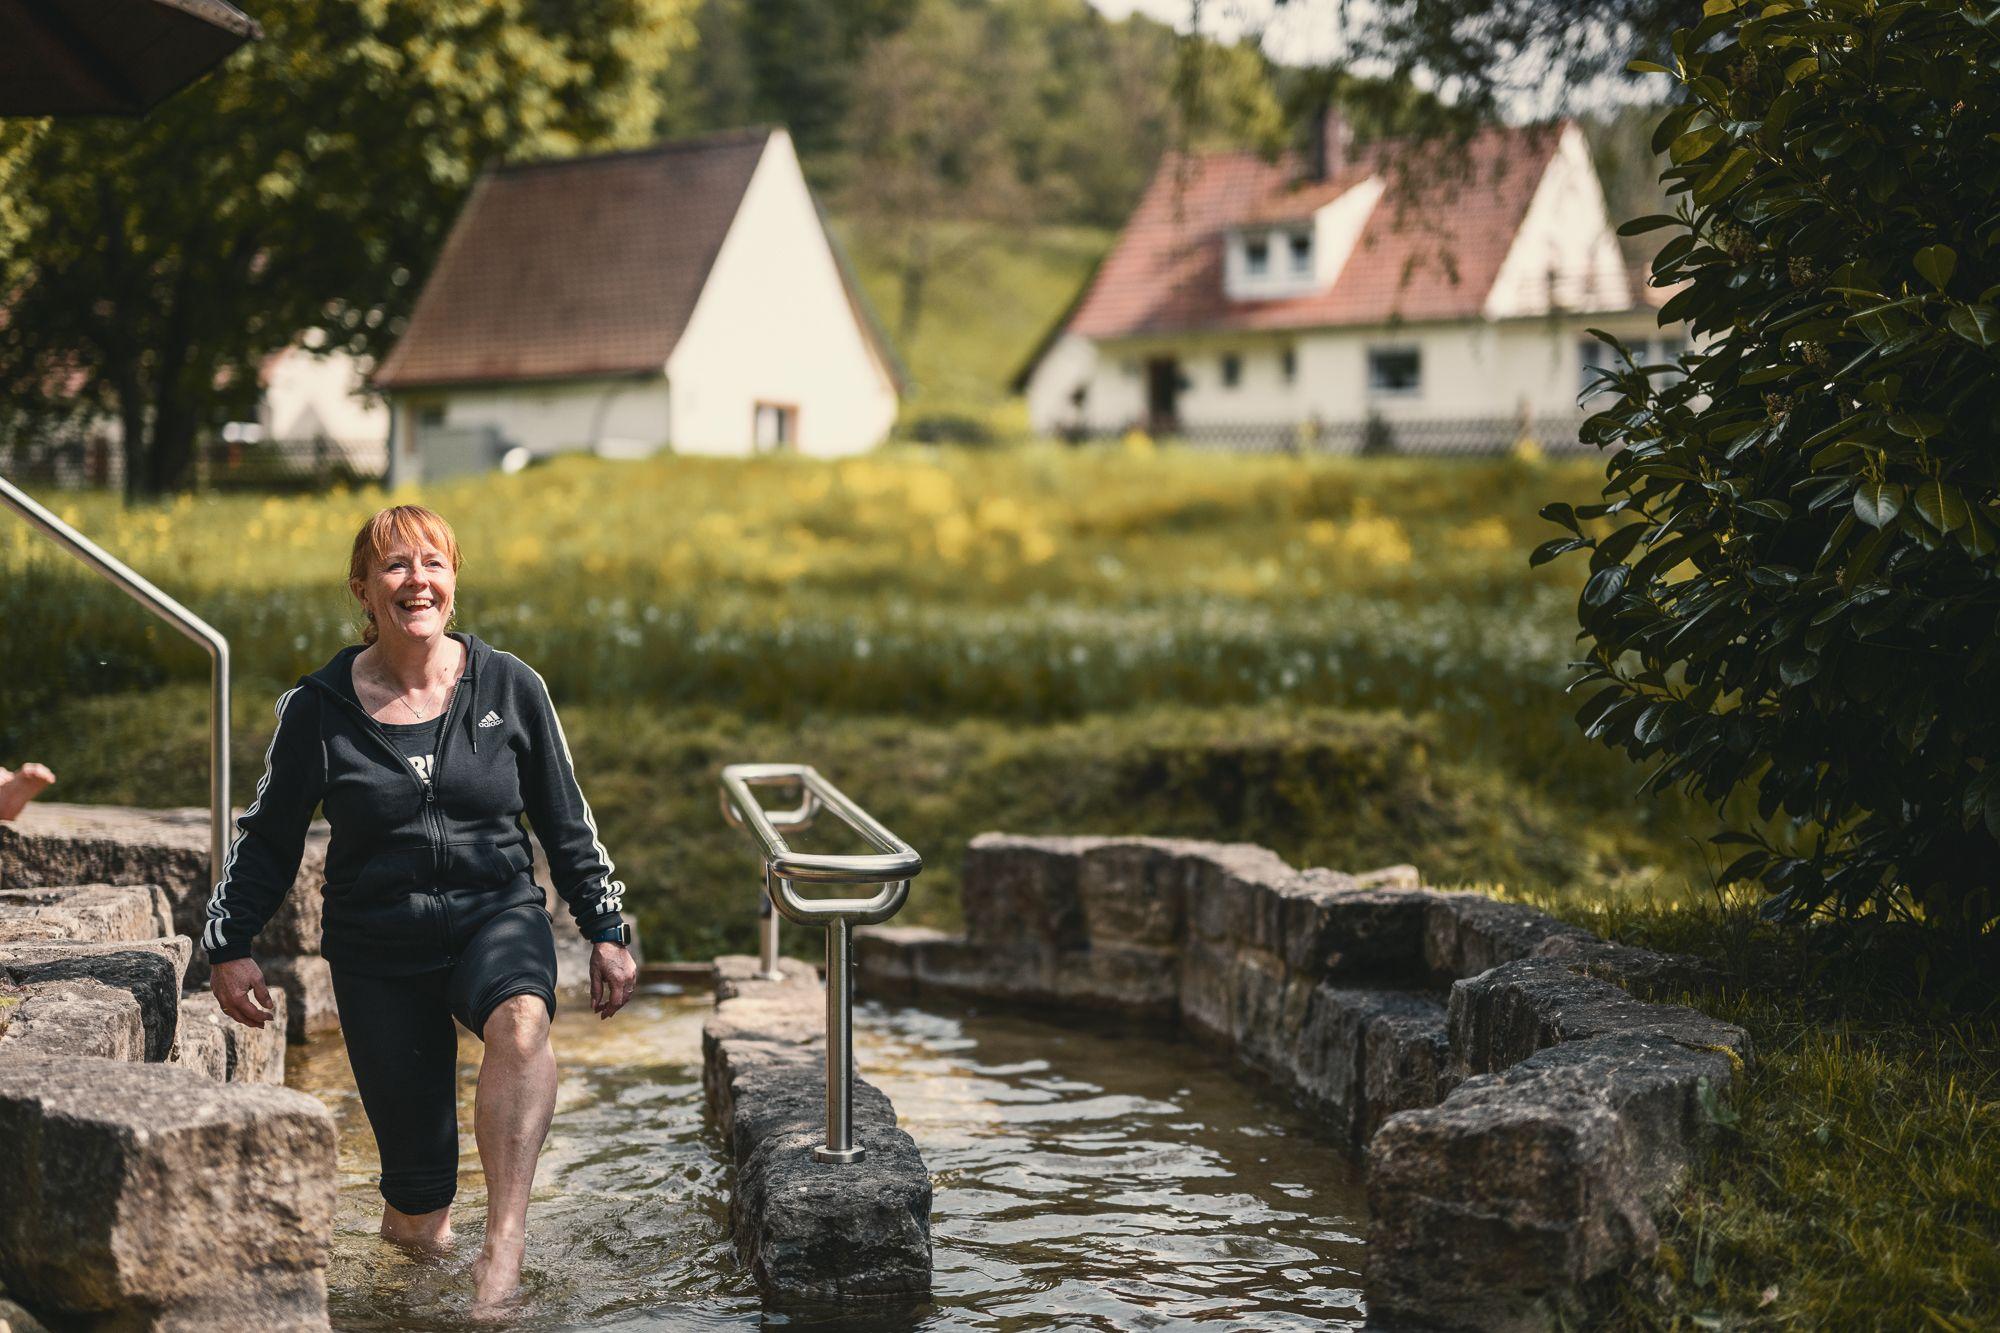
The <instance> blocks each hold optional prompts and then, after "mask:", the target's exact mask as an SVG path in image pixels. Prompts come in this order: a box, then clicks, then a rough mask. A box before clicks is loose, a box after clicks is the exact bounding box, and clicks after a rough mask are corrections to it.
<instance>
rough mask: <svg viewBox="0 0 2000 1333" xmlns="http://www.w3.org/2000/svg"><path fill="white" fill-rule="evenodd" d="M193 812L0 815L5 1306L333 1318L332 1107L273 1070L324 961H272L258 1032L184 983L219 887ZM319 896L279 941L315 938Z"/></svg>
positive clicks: (53, 1315)
mask: <svg viewBox="0 0 2000 1333" xmlns="http://www.w3.org/2000/svg"><path fill="white" fill-rule="evenodd" d="M184 824H185V821H184V820H181V819H179V818H178V817H177V812H143V811H140V812H135V811H123V810H111V811H100V810H95V809H92V808H90V807H79V806H43V805H34V806H30V807H29V808H28V811H27V815H26V816H24V818H23V820H22V821H21V822H20V823H19V824H18V825H17V824H13V823H8V824H0V1144H5V1145H6V1146H7V1150H6V1151H4V1152H0V1287H3V1288H4V1289H5V1291H6V1294H7V1301H6V1302H3V1303H0V1305H4V1309H0V1315H4V1316H5V1318H6V1320H7V1321H8V1322H10V1323H14V1322H18V1323H22V1324H24V1325H25V1322H26V1319H28V1318H31V1317H34V1315H39V1316H40V1317H41V1319H42V1320H43V1321H44V1322H46V1323H47V1324H49V1325H52V1326H55V1327H60V1328H70V1327H75V1328H112V1327H116V1328H120V1329H128V1328H129V1329H169V1328H174V1329H184V1328H195V1327H199V1328H204V1329H211V1328H212V1329H221V1330H231V1329H245V1330H248V1329H324V1328H326V1327H327V1311H326V1264H327V1256H328V1251H329V1249H330V1247H331V1244H332V1239H333V1204H334V1188H335V1180H336V1173H335V1143H334V1129H333V1121H332V1117H331V1116H330V1115H329V1114H328V1112H327V1110H326V1108H325V1107H324V1106H323V1105H322V1104H321V1103H320V1102H319V1101H318V1099H316V1098H313V1097H310V1096H307V1095H305V1094H303V1093H297V1092H292V1091H289V1090H287V1089H285V1088H283V1087H282V1086H276V1085H280V1084H282V1083H283V1082H284V1073H285V1035H286V1029H287V1026H288V1025H287V1015H288V1014H289V1013H292V1012H295V1009H296V1006H295V1005H294V1004H293V1002H292V998H291V997H292V994H294V993H301V994H306V995H307V1002H308V1003H310V1004H314V1005H318V1004H319V1003H320V1000H319V999H318V998H317V997H315V996H313V995H312V994H311V992H310V988H311V987H312V986H313V985H314V984H316V983H315V978H314V976H313V973H314V969H313V968H312V966H311V964H312V963H315V962H318V961H319V960H318V959H317V958H316V957H314V956H313V955H311V954H299V955H280V956H278V957H277V958H275V959H274V960H273V963H271V964H267V965H266V973H267V975H268V976H271V977H272V978H273V981H274V988H273V993H272V999H273V1000H274V1002H275V1003H276V1004H277V1006H278V1015H277V1017H276V1018H275V1019H274V1020H273V1021H272V1022H271V1023H269V1024H267V1025H266V1026H265V1027H263V1028H261V1029H258V1028H248V1027H245V1026H243V1025H242V1024H240V1023H237V1022H235V1021H234V1020H232V1019H229V1018H227V1017H225V1016H224V1015H223V1014H222V1012H221V1010H220V1009H219V1008H218V1007H217V1006H216V1003H215V998H214V996H212V995H209V994H207V993H206V992H204V991H201V990H193V991H190V990H187V989H186V988H187V986H188V985H189V983H190V982H191V981H195V982H198V981H199V978H198V977H190V975H189V974H190V971H191V969H193V968H194V967H195V963H196V954H197V952H198V951H197V950H196V948H195V943H194V939H193V938H192V937H191V931H192V930H195V929H199V924H198V922H199V917H198V909H197V908H194V907H192V906H191V904H192V903H193V902H194V900H195V898H196V896H197V894H198V893H201V894H202V901H203V902H204V903H205V901H206V899H205V893H204V892H203V891H202V890H201V889H200V887H199V881H200V880H202V879H205V878H206V875H207V838H206V827H207V826H206V822H205V819H204V820H203V822H202V823H201V824H200V826H199V829H198V836H199V844H198V845H195V844H194V842H193V838H192V837H191V835H190V834H189V832H188V829H187V828H186V827H183V825H184ZM293 896H294V898H299V897H300V896H301V895H298V894H294V895H293ZM309 896H310V897H311V898H312V899H313V900H314V901H313V902H312V903H303V904H301V905H300V906H298V907H296V908H293V907H288V908H287V912H288V914H289V917H288V923H287V924H286V925H284V926H282V927H281V928H279V929H278V932H277V935H276V936H275V938H277V939H279V940H280V941H281V942H286V943H294V942H296V941H297V939H299V938H300V937H301V936H302V934H303V933H304V932H306V931H308V930H310V932H311V933H312V934H314V935H315V936H316V935H317V931H318V927H317V924H316V923H315V922H313V921H312V920H311V918H312V916H313V914H314V913H315V912H316V905H315V904H316V900H317V895H316V894H315V895H309ZM315 944H316V941H315ZM323 967H324V965H323V964H321V970H322V971H323ZM288 980H289V981H290V982H291V983H292V984H291V985H290V986H287V985H286V984H285V982H286V981H288ZM319 982H320V983H323V978H320V979H319ZM301 986H303V987H305V988H306V989H305V990H303V991H301V990H300V987H301ZM324 1011H325V1012H326V1013H328V1014H330V1013H331V1012H332V1006H331V1002H330V999H329V1000H327V1001H326V1002H325V1004H324ZM23 1308H25V1310H26V1311H31V1312H33V1315H27V1314H23V1313H20V1312H21V1311H22V1310H23Z"/></svg>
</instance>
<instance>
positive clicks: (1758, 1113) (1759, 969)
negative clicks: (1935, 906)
mask: <svg viewBox="0 0 2000 1333" xmlns="http://www.w3.org/2000/svg"><path fill="white" fill-rule="evenodd" d="M1549 905H1551V906H1553V907H1554V908H1555V910H1557V911H1558V912H1559V913H1561V914H1563V915H1566V916H1569V917H1571V918H1572V919H1575V920H1580V921H1587V922H1590V923H1591V924H1594V925H1596V926H1597V927H1598V928H1600V929H1604V928H1606V927H1607V926H1608V927H1609V929H1608V931H1607V933H1610V934H1614V935H1617V936H1618V937H1620V938H1623V939H1627V940H1630V941H1632V942H1634V943H1639V944H1643V945H1647V946H1650V947H1654V948H1660V949H1667V950H1672V951H1678V952H1687V953H1695V954H1700V955H1702V956H1703V957H1706V958H1709V959H1712V960H1715V961H1716V962H1717V963H1718V964H1720V966H1721V970H1722V978H1723V980H1722V984H1721V986H1720V988H1719V989H1718V990H1717V991H1716V992H1715V993H1712V994H1706V995H1700V996H1691V997H1680V998H1683V999H1687V1000H1689V1001H1690V1002H1692V1003H1694V1004H1696V1005H1697V1006H1698V1007H1699V1008H1701V1009H1703V1010H1705V1011H1706V1012H1709V1013H1711V1014H1714V1015H1716V1016H1717V1017H1720V1018H1724V1019H1727V1020H1729V1021H1731V1022H1735V1023H1739V1024H1741V1025H1742V1026H1743V1027H1744V1028H1745V1029H1747V1030H1748V1031H1749V1032H1750V1034H1751V1037H1752V1039H1753V1041H1754V1042H1755V1044H1756V1050H1757V1061H1756V1063H1755V1065H1754V1066H1753V1067H1752V1069H1751V1070H1750V1072H1749V1074H1748V1075H1747V1076H1746V1077H1745V1078H1744V1079H1743V1080H1742V1083H1741V1085H1740V1086H1739V1088H1738V1089H1737V1093H1736V1096H1735V1098H1734V1099H1733V1101H1732V1103H1731V1104H1730V1105H1729V1106H1727V1107H1725V1108H1721V1110H1720V1114H1719V1115H1718V1117H1717V1118H1718V1120H1719V1121H1720V1123H1719V1124H1718V1125H1716V1130H1717V1142H1716V1143H1715V1145H1714V1147H1713V1149H1712V1150H1711V1152H1710V1153H1709V1154H1708V1156H1707V1158H1706V1159H1705V1160H1704V1161H1703V1162H1702V1163H1701V1164H1700V1165H1699V1166H1698V1167H1697V1169H1696V1171H1695V1173H1694V1177H1693V1179H1692V1181H1691V1182H1690V1186H1689V1188H1688V1189H1687V1190H1686V1191H1685V1192H1684V1194H1683V1195H1682V1197H1681V1198H1680V1200H1679V1201H1678V1203H1677V1205H1676V1206H1675V1207H1674V1208H1673V1209H1672V1210H1671V1211H1670V1212H1669V1213H1668V1215H1667V1216H1665V1217H1664V1218H1662V1219H1661V1242H1662V1243H1661V1250H1660V1258H1659V1263H1658V1264H1657V1266H1656V1268H1655V1269H1654V1271H1652V1272H1651V1273H1646V1274H1641V1275H1639V1277H1638V1278H1637V1279H1636V1280H1633V1281H1629V1282H1626V1283H1623V1284H1621V1285H1619V1286H1617V1287H1616V1288H1615V1289H1614V1290H1613V1291H1611V1292H1610V1293H1608V1296H1609V1300H1608V1304H1607V1305H1606V1307H1605V1308H1604V1309H1603V1310H1602V1311H1601V1312H1600V1313H1599V1314H1598V1316H1597V1317H1596V1318H1595V1319H1594V1320H1593V1322H1592V1325H1591V1326H1592V1327H1602V1328H1606V1329H1634V1330H1690V1329H1730V1330H1734V1329H1743V1330H1749V1329H1759V1330H1761V1329H1772V1330H1778V1329H1785V1330H1791V1329H1799V1330H1806V1329H1811V1330H1821V1329H1825V1330H1842V1329H1853V1330H1864V1329H1867V1330H1873V1329H1933V1330H1952V1331H1954V1333H1971V1331H1972V1330H1978V1329H1992V1328H1994V1327H1996V1326H2000V1243H1996V1242H2000V1016H1996V1013H1995V1009H1994V1005H1993V999H1992V994H1993V993H1992V982H1991V959H1990V957H1987V958H1968V959H1960V960H1952V959H1947V958H1939V957H1937V956H1935V955H1934V954H1933V953H1932V952H1931V949H1932V948H1933V942H1930V941H1919V940H1914V939H1911V938H1908V937H1906V936H1902V935H1900V934H1898V933H1896V932H1890V933H1889V934H1887V935H1886V936H1883V937H1879V938H1873V939H1861V938H1857V937H1853V936H1850V935H1849V934H1848V933H1847V932H1845V931H1838V930H1834V929H1832V928H1826V929H1822V930H1821V931H1818V932H1816V933H1815V934H1816V935H1817V936H1818V938H1814V937H1812V936H1809V935H1805V934H1801V933H1799V932H1795V931H1780V930H1778V929H1776V928H1774V927H1772V926H1771V925H1770V924H1768V923H1766V922H1764V921H1762V920H1761V919H1760V918H1759V917H1758V916H1757V914H1756V912H1755V904H1754V901H1753V900H1752V899H1751V897H1750V896H1749V895H1748V894H1747V893H1743V892H1728V893H1723V894H1721V895H1719V896H1716V897H1711V898H1709V899H1708V900H1706V901H1701V900H1696V901H1692V902H1686V903H1680V904H1676V905H1673V906H1672V907H1668V906H1666V905H1665V904H1661V903H1651V904H1648V903H1645V902H1643V901H1642V900H1638V899H1633V898H1628V899H1626V900H1624V901H1623V902H1622V903H1620V904H1619V905H1617V906H1616V907H1614V908H1613V909H1612V910H1611V911H1610V912H1609V913H1606V912H1605V911H1603V910H1600V909H1599V908H1596V907H1587V906H1586V905H1585V904H1583V903H1581V902H1578V901H1574V900H1572V901H1570V902H1568V903H1564V902H1563V901H1561V895H1557V897H1556V899H1555V900H1554V901H1552V902H1551V903H1549ZM1918 957H1923V958H1926V959H1927V960H1928V961H1927V963H1926V964H1925V965H1917V966H1912V965H1911V961H1912V959H1914V958H1918Z"/></svg>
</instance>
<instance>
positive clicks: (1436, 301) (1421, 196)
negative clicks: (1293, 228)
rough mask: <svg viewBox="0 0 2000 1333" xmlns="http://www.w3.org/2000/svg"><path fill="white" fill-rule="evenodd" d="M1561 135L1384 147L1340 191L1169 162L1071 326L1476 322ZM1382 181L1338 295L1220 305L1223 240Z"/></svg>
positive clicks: (1295, 169)
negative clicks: (1363, 184) (1241, 228)
mask: <svg viewBox="0 0 2000 1333" xmlns="http://www.w3.org/2000/svg"><path fill="white" fill-rule="evenodd" d="M1562 128H1563V127H1562V126H1560V125H1549V126H1537V127H1532V128H1526V129H1516V128H1507V127H1494V128H1488V129H1484V130H1480V131H1478V132H1476V133H1475V134H1473V135H1472V136H1471V137H1470V139H1468V140H1466V141H1464V142H1463V143H1448V142H1438V143H1425V144H1413V143H1405V142H1399V141H1395V140H1385V141H1383V142H1380V143H1377V144H1374V145H1372V146H1370V147H1368V148H1363V149H1360V150H1358V151H1356V152H1355V153H1354V154H1353V155H1352V160H1351V161H1350V163H1349V165H1348V166H1347V167H1346V169H1345V170H1343V171H1342V172H1340V173H1339V174H1338V175H1337V176H1335V177H1334V178H1333V179H1331V180H1329V181H1318V182H1309V183H1305V184H1295V183H1294V182H1295V181H1296V178H1297V177H1298V175H1299V162H1298V159H1297V158H1295V157H1292V156H1289V155H1287V156H1285V157H1282V158H1280V159H1279V160H1278V161H1277V162H1275V163H1272V162H1266V161H1264V160H1263V159H1262V158H1260V157H1258V156H1257V155H1256V154H1255V153H1251V152H1220V153H1204V154H1194V155H1188V156H1185V157H1183V156H1176V155H1172V154H1170V155H1169V156H1168V157H1167V159H1166V160H1165V161H1163V162H1162V163H1161V164H1160V168H1159V170H1158V171H1157V172H1156V173H1154V176H1153V180H1152V183H1151V184H1150V185H1148V186H1147V187H1146V193H1145V195H1144V197H1143V198H1141V200H1140V201H1139V206H1138V208H1137V209H1136V210H1134V212H1133V214H1132V217H1131V220H1130V221H1128V222H1127V223H1126V224H1125V230H1124V231H1123V232H1122V233H1121V234H1120V235H1119V237H1118V241H1117V244H1116V245H1115V246H1113V248H1112V250H1111V253H1110V254H1109V255H1108V256H1107V257H1106V259H1105V262H1104V264H1103V265H1102V267H1100V268H1099V269H1098V271H1097V274H1096V276H1095V278H1094V280H1093V281H1092V283H1091V285H1090V288H1089V290H1088V293H1087V294H1086V295H1085V297H1084V299H1083V301H1082V302H1081V304H1080V305H1079V306H1078V307H1077V309H1076V313H1075V314H1074V315H1073V316H1072V317H1071V318H1070V320H1069V323H1068V326H1067V327H1068V329H1069V331H1070V332H1072V333H1077V334H1081V335H1083V336H1084V337H1088V338H1097V339H1106V338H1123V337H1133V336H1136V335H1142V334H1152V333H1175V332H1184V331H1190V330H1197V329H1291V328H1311V327H1323V326H1327V325H1338V324H1379V323H1387V322H1390V321H1393V320H1439V319H1468V318H1474V317H1477V316H1478V315H1479V313H1480V311H1481V309H1482V308H1483V307H1484V305H1485V303H1486V297H1487V294H1488V292H1489V291H1491V289H1492V287H1493V281H1494V279H1495V278H1496V277H1497V276H1498V275H1499V272H1500V264H1501V261H1502V260H1504V259H1505V258H1506V256H1507V251H1508V249H1509V248H1510V247H1511V246H1512V245H1513V242H1514V236H1515V233H1516V232H1517V231H1518V230H1519V229H1520V225H1521V220H1522V218H1523V217H1524V216H1525V215H1526V213H1527V211H1528V203H1529V201H1530V200H1531V199H1532V198H1533V197H1534V193H1535V188H1536V187H1537V186H1538V185H1539V184H1540V183H1541V180H1542V174H1543V172H1544V171H1545V170H1546V169H1547V167H1548V164H1549V160H1550V158H1552V157H1553V156H1554V154H1555V151H1556V146H1557V141H1558V140H1559V138H1560V137H1561V131H1562ZM1371 175H1380V176H1381V177H1382V178H1383V180H1384V182H1385V183H1386V186H1387V188H1386V189H1385V191H1384V192H1383V195H1382V198H1381V199H1380V200H1379V201H1378V202H1377V203H1376V205H1375V208H1374V211H1373V212H1372V213H1370V214H1369V217H1368V221H1367V223H1366V224H1365V225H1364V226H1363V228H1362V232H1361V236H1360V238H1359V239H1358V240H1357V241H1356V243H1355V247H1354V250H1353V252H1352V254H1350V255H1349V257H1348V260H1347V263H1346V264H1345V265H1344V266H1343V267H1342V269H1341V271H1340V275H1339V277H1338V278H1337V279H1336V280H1335V281H1334V283H1333V285H1332V286H1330V287H1328V288H1325V289H1324V290H1321V291H1316V292H1311V293H1308V294H1305V295H1301V296H1295V297H1285V298H1281V299H1276V300H1257V301H1231V300H1229V299H1227V298H1226V297H1225V296H1224V295H1223V290H1222V257H1223V237H1224V235H1225V234H1226V233H1227V232H1228V230H1229V229H1230V228H1232V227H1236V226H1240V225H1243V224H1245V223H1250V222H1277V221H1285V220H1292V219H1304V218H1306V217H1309V216H1311V214H1312V211H1313V210H1314V209H1315V208H1318V207H1319V206H1321V205H1323V204H1326V203H1329V202H1331V201H1332V200H1333V199H1334V198H1337V197H1338V196H1339V195H1340V194H1341V193H1343V192H1344V191H1345V190H1347V189H1348V188H1350V187H1351V186H1354V185H1357V184H1359V183H1361V182H1362V181H1364V180H1366V179H1368V178H1369V177H1370V176H1371Z"/></svg>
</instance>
